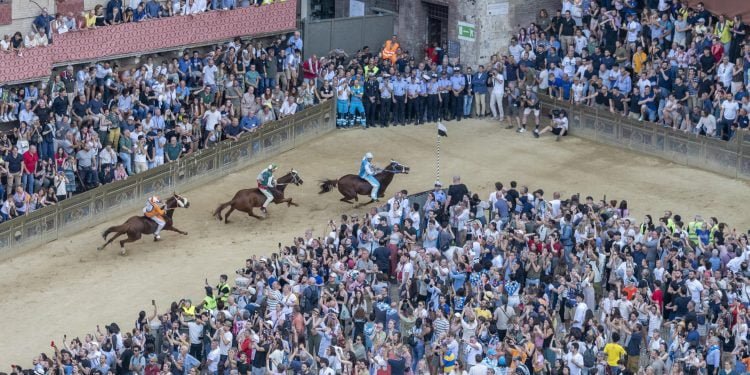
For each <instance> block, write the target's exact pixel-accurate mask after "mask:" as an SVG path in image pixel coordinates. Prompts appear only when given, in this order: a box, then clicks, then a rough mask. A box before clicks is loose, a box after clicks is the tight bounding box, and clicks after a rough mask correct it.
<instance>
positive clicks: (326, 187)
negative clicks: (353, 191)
mask: <svg viewBox="0 0 750 375" xmlns="http://www.w3.org/2000/svg"><path fill="white" fill-rule="evenodd" d="M338 183H339V180H323V181H321V182H320V191H319V192H318V194H323V193H327V192H329V191H331V190H333V188H335V187H336V185H338Z"/></svg>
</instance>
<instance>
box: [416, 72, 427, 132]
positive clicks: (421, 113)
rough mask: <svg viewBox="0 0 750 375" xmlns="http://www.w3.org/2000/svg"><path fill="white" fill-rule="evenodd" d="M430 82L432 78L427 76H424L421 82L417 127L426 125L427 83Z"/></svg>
mask: <svg viewBox="0 0 750 375" xmlns="http://www.w3.org/2000/svg"><path fill="white" fill-rule="evenodd" d="M429 81H430V76H429V75H427V74H423V75H422V79H421V80H420V81H419V98H418V99H417V125H420V124H424V122H425V117H426V114H425V111H426V108H427V82H429Z"/></svg>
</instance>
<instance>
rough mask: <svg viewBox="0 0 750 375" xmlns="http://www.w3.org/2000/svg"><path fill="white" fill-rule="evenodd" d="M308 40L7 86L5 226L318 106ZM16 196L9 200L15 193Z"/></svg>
mask: <svg viewBox="0 0 750 375" xmlns="http://www.w3.org/2000/svg"><path fill="white" fill-rule="evenodd" d="M301 49H302V39H301V37H300V34H299V32H296V33H294V35H292V36H291V37H290V38H288V39H281V38H279V39H275V40H273V41H271V42H270V43H268V44H266V45H263V44H262V43H261V42H255V43H243V42H242V41H241V40H240V39H239V38H238V39H235V40H233V41H230V42H228V43H225V44H222V45H220V46H217V47H216V48H215V49H214V50H211V51H209V52H208V53H205V54H202V53H200V52H198V51H193V52H185V53H184V55H183V56H181V57H180V58H174V59H172V60H171V61H168V60H164V61H161V62H156V61H154V58H153V57H147V58H144V60H145V63H143V64H140V65H138V66H133V67H121V66H118V65H117V64H113V63H110V62H107V61H104V62H99V63H96V64H91V65H88V66H83V67H81V68H80V69H78V70H75V68H74V67H73V66H68V67H67V68H66V69H64V70H63V71H61V72H59V73H56V74H54V75H53V76H52V77H51V79H50V80H49V82H42V83H39V84H34V85H29V86H26V87H12V88H9V87H2V86H0V98H2V104H1V105H0V119H3V120H17V121H18V123H19V125H18V126H17V127H16V128H14V130H13V131H12V132H10V133H2V134H0V158H2V163H0V176H2V177H4V179H5V181H4V184H0V198H2V200H3V204H2V207H0V216H2V219H3V220H8V219H10V218H13V217H16V216H19V215H25V214H27V213H29V212H32V211H34V210H36V209H38V208H40V207H44V206H47V205H54V204H57V203H58V202H59V201H60V200H62V199H65V198H67V197H70V196H71V195H72V194H75V193H77V192H80V191H85V190H88V189H91V188H94V187H97V186H99V185H101V184H106V183H109V182H111V181H118V180H123V179H126V178H128V176H130V175H132V174H134V173H138V172H142V171H145V170H148V169H150V168H154V167H157V166H159V165H162V164H164V163H169V162H172V161H175V160H177V159H179V158H181V157H184V156H186V155H189V154H191V153H192V152H194V151H195V150H198V149H202V148H207V147H211V146H212V145H214V144H216V143H217V142H221V141H223V140H227V139H229V140H238V139H239V138H240V137H241V136H242V135H243V134H245V133H251V132H254V131H256V130H257V129H258V128H259V127H261V126H262V125H263V124H265V123H267V122H270V121H274V120H276V119H279V118H283V117H286V116H290V115H293V114H294V113H296V112H297V111H299V110H301V109H302V108H305V107H308V106H312V105H314V104H316V103H319V102H320V100H321V98H319V97H317V96H315V95H312V96H311V95H310V93H311V91H310V90H308V89H307V87H308V83H307V82H303V81H302V79H301V75H300V74H299V73H298V70H299V68H300V66H301ZM6 188H7V190H6Z"/></svg>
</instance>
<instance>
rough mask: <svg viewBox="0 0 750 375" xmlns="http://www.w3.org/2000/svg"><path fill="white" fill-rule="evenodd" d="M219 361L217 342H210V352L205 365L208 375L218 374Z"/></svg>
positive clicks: (219, 354)
mask: <svg viewBox="0 0 750 375" xmlns="http://www.w3.org/2000/svg"><path fill="white" fill-rule="evenodd" d="M220 360H221V351H220V350H219V342H218V341H216V340H211V351H210V352H208V357H207V358H206V364H207V365H208V373H209V374H210V375H218V374H219V361H220Z"/></svg>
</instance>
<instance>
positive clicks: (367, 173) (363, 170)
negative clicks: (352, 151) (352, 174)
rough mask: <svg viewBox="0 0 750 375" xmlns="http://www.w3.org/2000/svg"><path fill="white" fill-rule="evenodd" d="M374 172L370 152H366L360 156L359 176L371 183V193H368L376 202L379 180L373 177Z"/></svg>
mask: <svg viewBox="0 0 750 375" xmlns="http://www.w3.org/2000/svg"><path fill="white" fill-rule="evenodd" d="M375 173H376V172H375V166H374V165H373V164H372V153H371V152H368V153H366V154H365V157H363V158H362V164H360V166H359V177H361V178H363V179H364V180H365V181H367V182H369V183H370V185H372V193H370V198H372V200H373V201H375V202H377V201H378V190H379V189H380V182H378V180H377V179H375Z"/></svg>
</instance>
